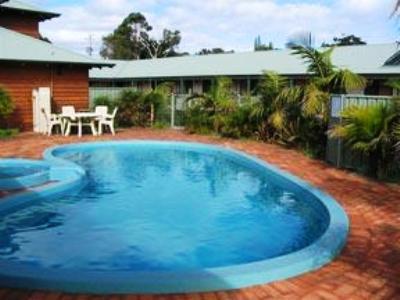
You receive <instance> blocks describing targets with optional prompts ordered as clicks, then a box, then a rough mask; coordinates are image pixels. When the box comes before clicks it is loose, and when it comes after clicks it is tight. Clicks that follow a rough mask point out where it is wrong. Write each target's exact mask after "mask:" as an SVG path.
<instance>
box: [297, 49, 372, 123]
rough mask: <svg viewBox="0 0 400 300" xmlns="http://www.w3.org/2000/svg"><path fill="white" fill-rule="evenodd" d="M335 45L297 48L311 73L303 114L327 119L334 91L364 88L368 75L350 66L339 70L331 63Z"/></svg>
mask: <svg viewBox="0 0 400 300" xmlns="http://www.w3.org/2000/svg"><path fill="white" fill-rule="evenodd" d="M333 51H334V48H333V47H332V48H329V49H327V50H322V51H319V50H317V49H314V48H307V47H296V48H295V49H294V51H293V54H294V55H299V56H300V57H301V58H302V59H303V60H304V61H305V62H306V64H307V71H308V73H310V74H311V75H312V78H311V79H310V80H309V82H308V84H307V85H306V86H305V87H304V99H303V102H304V106H303V108H304V113H305V115H307V116H317V117H320V118H321V119H323V120H325V121H327V120H328V117H329V116H328V111H329V100H330V95H331V94H333V93H347V92H349V91H352V90H358V89H363V88H364V87H365V84H366V80H365V78H363V77H361V76H359V75H357V74H355V73H353V72H351V71H350V70H348V69H339V68H337V67H336V66H335V65H334V64H333V63H332V53H333Z"/></svg>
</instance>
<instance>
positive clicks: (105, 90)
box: [89, 87, 127, 104]
mask: <svg viewBox="0 0 400 300" xmlns="http://www.w3.org/2000/svg"><path fill="white" fill-rule="evenodd" d="M126 89H127V88H126V87H90V88H89V100H90V103H91V104H93V102H94V100H95V99H96V98H97V97H101V96H107V97H109V98H110V99H111V100H116V99H117V98H118V96H119V95H120V94H121V92H122V91H123V90H126Z"/></svg>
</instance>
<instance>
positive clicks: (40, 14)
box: [0, 2, 61, 21]
mask: <svg viewBox="0 0 400 300" xmlns="http://www.w3.org/2000/svg"><path fill="white" fill-rule="evenodd" d="M0 4H1V2H0ZM0 9H3V10H8V11H16V12H23V13H27V14H31V15H37V16H38V17H39V18H40V19H41V20H42V21H45V20H50V19H53V18H58V17H60V16H61V14H59V13H53V12H47V11H33V10H25V9H18V8H14V7H7V6H0Z"/></svg>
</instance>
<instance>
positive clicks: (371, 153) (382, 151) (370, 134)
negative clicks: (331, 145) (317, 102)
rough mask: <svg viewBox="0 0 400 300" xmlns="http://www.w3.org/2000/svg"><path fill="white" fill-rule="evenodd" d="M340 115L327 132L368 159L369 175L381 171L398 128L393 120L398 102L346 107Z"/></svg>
mask: <svg viewBox="0 0 400 300" xmlns="http://www.w3.org/2000/svg"><path fill="white" fill-rule="evenodd" d="M342 118H343V122H342V124H340V125H337V126H336V127H335V128H333V129H332V130H331V131H330V132H329V134H330V136H331V137H334V138H342V139H344V141H345V143H346V144H347V145H348V146H349V147H350V148H351V149H352V150H353V151H354V152H356V153H359V154H361V155H362V156H363V157H365V158H366V159H368V163H369V164H368V165H369V173H370V175H372V176H376V177H378V176H379V175H382V174H384V173H385V172H386V171H387V168H388V166H389V164H390V163H391V162H392V161H393V158H394V150H395V144H396V140H397V141H398V140H399V139H398V138H399V136H397V137H396V135H399V130H400V126H399V124H398V123H397V122H398V121H399V119H400V102H399V101H398V100H394V101H393V102H392V103H390V104H382V103H381V104H376V105H373V106H369V107H360V106H353V107H349V108H347V109H346V110H345V111H344V112H343V113H342ZM396 124H397V125H396ZM396 127H397V128H396Z"/></svg>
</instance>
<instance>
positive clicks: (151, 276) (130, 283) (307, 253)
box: [0, 141, 349, 294]
mask: <svg viewBox="0 0 400 300" xmlns="http://www.w3.org/2000/svg"><path fill="white" fill-rule="evenodd" d="M139 144H142V145H155V146H156V145H162V146H164V147H172V148H180V149H202V150H204V151H207V150H211V151H216V150H217V151H220V152H221V153H225V154H229V155H233V156H237V157H240V158H241V159H246V160H250V161H252V162H255V163H257V165H259V166H260V167H262V168H264V169H265V170H268V171H270V172H273V173H274V174H275V175H277V176H279V177H281V178H283V179H284V180H288V181H290V182H291V183H293V184H295V185H296V186H298V188H300V189H301V190H302V191H303V192H305V193H310V194H311V195H313V196H314V197H315V198H317V199H318V200H319V201H320V202H321V203H322V204H323V206H324V207H325V208H326V210H327V211H328V213H329V218H330V221H329V226H328V229H327V230H326V231H325V233H324V234H323V235H322V236H321V237H320V238H319V239H318V240H316V241H315V242H314V243H313V244H311V245H310V246H308V247H306V248H303V249H301V250H299V251H297V252H293V253H290V254H287V255H283V256H280V257H276V258H273V259H267V260H264V261H259V262H255V263H248V264H242V265H234V266H230V267H222V268H210V269H201V270H194V271H176V272H164V271H163V272H139V271H137V272H134V271H131V272H129V271H108V272H107V271H82V270H53V269H45V268H35V267H28V266H25V265H21V264H18V263H15V262H14V263H13V262H9V261H2V260H0V285H2V286H5V287H15V288H29V289H41V290H51V291H62V292H76V293H78V292H79V293H93V294H133V293H145V294H160V293H162V294H169V293H189V292H209V291H217V290H231V289H239V288H244V287H249V286H254V285H259V284H266V283H270V282H273V281H278V280H284V279H288V278H291V277H294V276H298V275H301V274H304V273H307V272H310V271H313V270H316V269H319V268H320V267H322V266H324V265H326V264H328V263H329V262H331V261H332V260H333V259H334V258H335V257H336V256H337V255H339V253H340V252H341V250H342V248H343V247H344V245H345V243H346V240H347V235H348V231H349V220H348V218H347V215H346V213H345V212H344V210H343V208H342V207H341V206H340V205H339V204H338V203H337V202H336V201H335V200H334V199H333V198H331V197H330V196H328V195H327V194H325V193H324V192H322V191H320V190H319V189H317V188H315V187H313V186H311V185H309V184H308V183H306V182H304V181H302V180H301V179H299V178H297V177H295V176H293V175H291V174H289V173H287V172H285V171H282V170H280V169H278V168H276V167H274V166H272V165H270V164H268V163H266V162H264V161H262V160H260V159H257V158H255V157H252V156H249V155H247V154H244V153H242V152H239V151H236V150H232V149H227V148H224V147H220V146H213V145H205V144H197V143H184V142H165V141H124V142H99V143H82V144H71V145H66V146H57V147H53V148H50V149H48V150H46V151H45V154H44V158H45V161H46V162H48V163H50V164H51V165H52V166H53V165H54V166H56V167H55V168H61V169H62V168H64V170H69V171H71V172H78V174H79V176H78V178H80V180H82V177H84V176H83V175H84V174H83V173H82V172H84V171H83V170H82V169H80V167H79V166H76V165H74V164H72V163H70V162H68V161H65V160H63V159H61V158H59V157H57V156H56V155H55V153H56V152H57V151H61V152H62V151H63V150H65V149H71V148H73V149H79V148H82V149H83V148H86V149H87V148H92V149H93V148H97V147H105V146H110V145H112V146H116V147H120V146H124V145H128V146H129V145H139ZM67 173H68V172H67ZM63 175H66V173H65V172H63ZM67 177H68V176H67ZM75 179H76V178H75ZM78 181H79V180H78ZM72 182H74V181H73V180H72ZM75 183H76V182H75ZM60 184H61V185H62V181H61V182H60ZM43 192H45V191H43ZM26 197H28V198H29V196H26ZM27 201H29V199H28V200H27ZM8 202H12V201H8ZM1 211H3V206H2V203H0V212H1ZM77 272H79V276H76V274H77Z"/></svg>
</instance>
